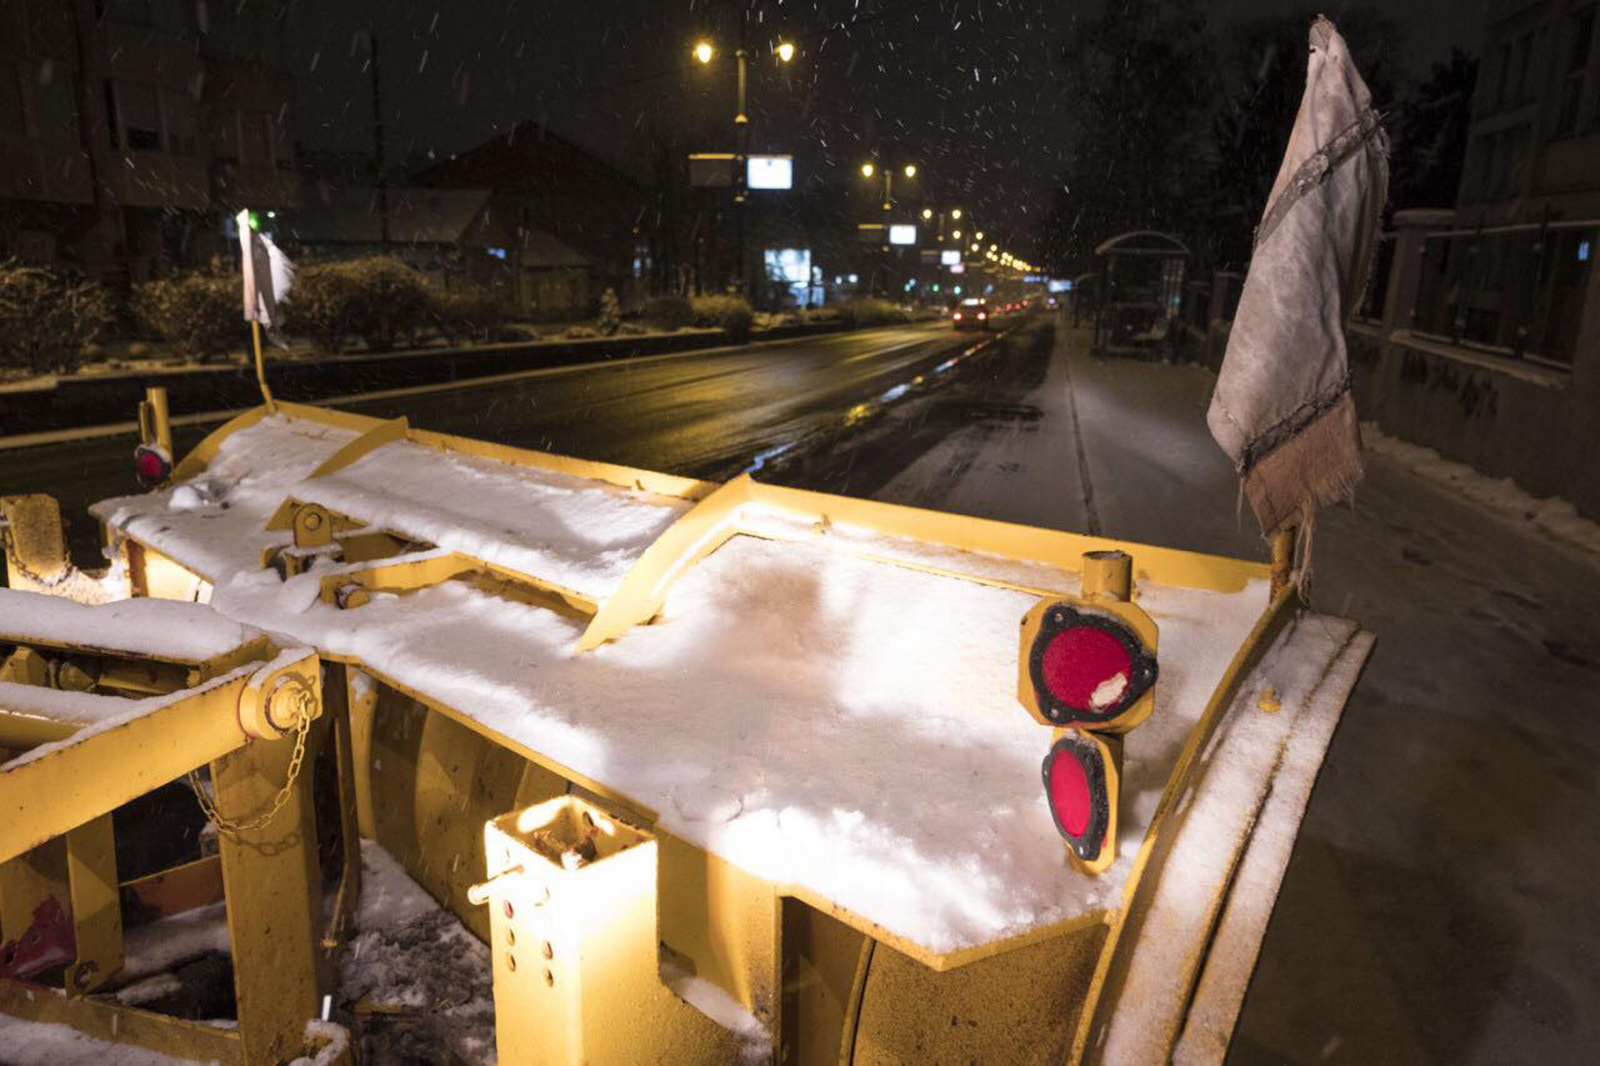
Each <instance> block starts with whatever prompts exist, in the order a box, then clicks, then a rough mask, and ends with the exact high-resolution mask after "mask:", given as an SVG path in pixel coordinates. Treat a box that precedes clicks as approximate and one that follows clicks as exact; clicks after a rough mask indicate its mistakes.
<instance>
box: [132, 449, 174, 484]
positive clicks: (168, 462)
mask: <svg viewBox="0 0 1600 1066" xmlns="http://www.w3.org/2000/svg"><path fill="white" fill-rule="evenodd" d="M133 474H134V476H135V477H137V478H138V479H139V484H141V485H143V486H144V487H145V488H149V487H151V486H152V485H159V484H161V483H162V482H163V481H165V480H167V478H168V477H170V476H171V475H172V459H171V457H170V456H168V455H167V453H166V452H165V451H164V450H162V449H161V448H160V447H157V446H155V445H151V444H141V445H139V446H138V447H137V448H135V449H134V450H133Z"/></svg>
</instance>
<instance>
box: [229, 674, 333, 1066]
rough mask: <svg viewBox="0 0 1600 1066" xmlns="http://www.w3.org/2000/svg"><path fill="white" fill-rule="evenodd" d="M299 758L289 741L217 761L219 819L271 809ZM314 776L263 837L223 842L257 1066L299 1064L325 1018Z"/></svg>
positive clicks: (239, 750)
mask: <svg viewBox="0 0 1600 1066" xmlns="http://www.w3.org/2000/svg"><path fill="white" fill-rule="evenodd" d="M312 663H313V665H314V664H315V660H314V659H313V660H312ZM292 749H293V741H292V740H290V739H288V738H284V739H282V740H278V741H274V742H270V743H254V744H246V745H244V746H242V747H235V748H234V749H233V750H231V751H229V752H226V753H224V754H222V755H221V756H220V757H218V758H217V759H216V760H215V761H214V762H212V764H211V780H212V783H213V785H214V787H215V789H216V803H217V807H218V809H219V810H220V811H221V812H222V813H223V814H224V815H225V816H228V817H233V818H241V817H245V816H248V815H250V814H253V813H255V812H257V811H259V810H261V809H262V808H264V807H265V806H266V805H267V804H269V803H271V802H272V801H273V798H274V797H275V796H276V795H277V793H278V791H279V789H281V788H283V787H284V782H285V778H286V777H287V775H288V774H289V772H290V764H291V760H292V758H293V751H292ZM314 776H315V775H313V774H312V773H311V772H310V767H309V765H307V766H306V767H304V768H302V770H301V772H300V774H299V776H297V777H296V778H295V781H294V784H293V786H292V788H291V789H290V792H289V797H288V799H287V801H286V802H285V803H284V805H283V807H282V809H281V810H279V811H278V813H277V816H276V817H274V818H273V819H272V820H271V821H270V822H269V823H267V825H266V826H265V827H264V828H261V829H248V830H241V831H239V832H236V833H231V832H224V833H221V834H220V839H219V841H218V843H219V851H220V854H221V858H222V881H223V886H224V888H225V892H226V899H227V910H228V942H229V946H230V953H231V954H232V956H233V983H234V991H235V994H236V996H237V999H238V1004H239V1036H240V1041H241V1044H242V1046H243V1050H244V1058H245V1061H246V1062H249V1063H257V1062H260V1063H274V1062H284V1061H288V1060H290V1059H294V1058H297V1057H299V1056H300V1054H301V1053H302V1051H303V1050H304V1033H305V1024H306V1022H307V1020H309V1019H311V1018H316V1017H320V1015H319V1013H318V1001H319V999H320V994H321V991H322V988H321V987H320V984H319V971H320V969H321V967H322V965H323V960H322V954H321V952H320V951H319V947H320V945H321V941H322V932H323V925H322V877H321V875H320V872H319V867H318V862H317V824H316V812H315V804H314V802H313V798H312V780H313V777H314Z"/></svg>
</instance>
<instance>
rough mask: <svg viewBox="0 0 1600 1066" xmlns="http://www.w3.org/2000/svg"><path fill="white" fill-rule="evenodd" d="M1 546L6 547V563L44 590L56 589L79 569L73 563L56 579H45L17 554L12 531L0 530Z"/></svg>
mask: <svg viewBox="0 0 1600 1066" xmlns="http://www.w3.org/2000/svg"><path fill="white" fill-rule="evenodd" d="M0 544H4V545H5V550H6V561H7V562H9V563H10V564H11V566H12V568H13V569H15V570H16V572H17V573H19V574H21V575H22V576H23V577H25V578H27V579H28V580H29V581H31V582H33V583H34V584H35V585H39V586H41V587H43V588H47V589H53V588H55V587H56V586H57V585H60V584H61V583H63V582H64V581H66V580H67V579H68V578H70V577H71V576H72V574H73V571H75V570H76V569H77V567H75V566H73V565H72V563H70V562H69V563H67V564H66V565H65V566H63V567H62V568H61V573H59V574H57V575H56V576H55V577H45V576H44V575H43V574H41V573H39V572H38V571H37V570H35V569H34V568H33V567H31V566H29V565H28V564H27V563H25V562H23V561H22V556H20V555H18V554H17V548H16V545H15V544H13V543H12V540H11V530H10V529H6V528H0Z"/></svg>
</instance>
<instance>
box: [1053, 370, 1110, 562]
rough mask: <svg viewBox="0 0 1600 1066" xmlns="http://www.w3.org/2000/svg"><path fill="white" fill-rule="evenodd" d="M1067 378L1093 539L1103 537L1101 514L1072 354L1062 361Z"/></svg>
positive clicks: (1069, 408) (1080, 476)
mask: <svg viewBox="0 0 1600 1066" xmlns="http://www.w3.org/2000/svg"><path fill="white" fill-rule="evenodd" d="M1062 364H1063V369H1064V372H1065V373H1066V377H1067V414H1068V416H1069V417H1070V418H1071V420H1072V445H1073V450H1074V451H1076V452H1077V453H1078V483H1079V484H1080V485H1082V486H1083V517H1084V521H1085V522H1086V523H1087V524H1088V526H1089V530H1088V532H1089V535H1090V536H1091V537H1098V536H1101V529H1100V512H1099V510H1098V509H1097V508H1096V507H1095V505H1094V482H1093V481H1091V480H1090V479H1089V457H1088V455H1086V454H1085V453H1084V450H1083V425H1082V423H1081V422H1079V420H1078V392H1077V386H1075V385H1074V384H1073V381H1072V353H1071V352H1070V351H1069V352H1068V353H1067V357H1066V359H1064V360H1062Z"/></svg>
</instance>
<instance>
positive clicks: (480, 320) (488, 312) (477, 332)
mask: <svg viewBox="0 0 1600 1066" xmlns="http://www.w3.org/2000/svg"><path fill="white" fill-rule="evenodd" d="M428 318H429V321H430V322H432V323H433V325H434V326H436V327H437V328H438V330H439V332H440V333H442V334H443V335H444V336H445V338H446V339H448V340H449V341H450V342H451V343H456V342H458V341H463V340H481V341H495V340H499V339H500V331H501V330H502V329H503V328H504V326H505V321H506V311H505V307H504V305H503V304H502V303H501V301H500V299H499V297H498V296H496V294H495V293H494V291H493V290H491V289H487V288H484V287H483V286H481V285H457V286H454V287H452V288H445V287H444V286H443V285H441V284H439V283H437V282H434V283H431V284H430V285H429V286H428Z"/></svg>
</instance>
